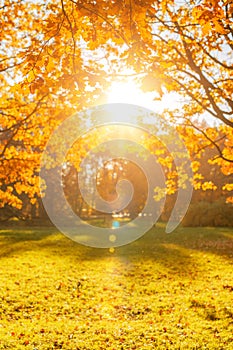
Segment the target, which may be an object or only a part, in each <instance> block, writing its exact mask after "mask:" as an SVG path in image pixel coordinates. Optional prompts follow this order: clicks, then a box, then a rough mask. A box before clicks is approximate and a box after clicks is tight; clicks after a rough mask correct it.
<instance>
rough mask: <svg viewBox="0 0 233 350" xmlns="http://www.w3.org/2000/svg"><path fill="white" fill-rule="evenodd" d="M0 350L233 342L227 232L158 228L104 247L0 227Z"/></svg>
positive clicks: (228, 345)
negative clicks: (127, 241)
mask: <svg viewBox="0 0 233 350" xmlns="http://www.w3.org/2000/svg"><path fill="white" fill-rule="evenodd" d="M0 244H1V245H0V255H1V260H0V263H1V265H0V288H1V292H0V349H25V347H26V348H27V349H34V350H39V349H69V350H73V349H80V350H81V349H82V350H83V349H86V350H91V349H104V350H105V349H112V350H113V349H128V350H130V349H140V350H141V349H156V348H157V349H233V229H225V228H219V229H216V228H206V229H203V228H192V229H187V228H186V229H184V228H180V229H178V230H177V231H176V232H175V233H172V234H169V235H168V234H166V233H164V228H163V227H162V226H159V227H157V228H154V229H153V230H151V231H150V232H149V233H147V234H146V235H145V236H144V237H143V238H141V239H140V240H138V241H136V242H134V243H132V244H130V245H128V246H124V247H121V248H117V249H116V250H115V252H114V253H110V252H109V251H108V250H107V249H94V248H88V247H85V246H81V245H79V244H77V243H75V242H73V241H71V240H69V239H68V238H66V237H64V236H63V235H62V234H60V233H58V232H57V231H56V230H55V229H52V228H23V227H22V228H20V227H18V228H16V227H15V228H12V227H6V228H5V229H3V228H2V229H1V230H0Z"/></svg>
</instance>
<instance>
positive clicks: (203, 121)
mask: <svg viewBox="0 0 233 350" xmlns="http://www.w3.org/2000/svg"><path fill="white" fill-rule="evenodd" d="M0 12H1V47H0V72H1V92H0V140H1V145H0V154H1V158H0V206H1V207H3V206H4V205H9V206H12V207H15V208H21V206H22V199H20V195H21V194H22V193H24V194H25V195H27V196H28V197H29V199H30V200H31V203H35V202H36V201H37V198H38V197H39V196H40V191H39V183H38V173H39V168H40V159H41V154H42V152H43V150H44V148H45V145H46V142H47V141H48V139H49V136H50V135H51V133H52V132H53V130H54V129H55V127H56V126H57V125H59V124H60V123H61V122H62V121H63V120H65V119H66V118H67V117H68V116H70V115H71V114H73V113H75V112H77V111H81V110H83V109H85V108H87V107H89V106H90V105H91V106H92V105H97V104H99V103H101V102H105V96H104V92H105V91H106V89H107V87H108V86H109V85H111V83H112V81H114V80H116V79H127V74H128V73H126V74H124V72H128V71H129V72H130V73H129V75H130V76H134V78H135V81H136V82H137V83H139V84H140V85H141V87H142V90H143V91H153V92H154V93H155V98H158V99H159V98H161V97H162V96H163V95H164V94H167V93H169V92H176V93H177V94H178V95H179V96H180V99H181V101H182V103H181V106H180V108H177V109H176V110H168V109H167V110H166V109H165V110H164V112H163V117H164V118H165V119H168V120H169V122H172V123H174V125H175V127H176V128H177V130H179V132H180V134H181V135H182V137H183V139H184V140H185V142H186V144H187V147H188V149H189V152H190V156H191V159H192V160H193V169H194V171H195V172H198V170H199V166H200V163H199V161H198V159H199V157H200V154H201V153H202V152H204V150H205V149H206V148H207V147H211V148H213V149H215V150H216V152H214V156H213V157H211V158H210V159H209V160H208V161H209V162H212V163H213V164H217V165H218V166H220V167H221V170H222V172H223V173H224V174H226V175H228V176H229V175H231V174H233V152H232V148H233V117H232V113H233V65H232V63H233V2H232V0H225V1H222V0H221V1H220V0H209V1H205V0H202V1H196V0H193V1H190V2H188V3H187V2H184V1H174V0H159V1H149V0H144V1H141V0H127V1H119V0H113V1H111V2H110V1H105V0H99V1H95V0H90V1H83V0H77V1H74V0H61V1H56V0H55V1H45V2H40V1H30V0H29V1H23V0H20V1H14V0H5V1H3V3H2V6H1V8H0ZM122 72H123V73H122ZM210 117H211V118H212V121H211V124H210V123H209V120H210ZM92 141H93V142H94V138H92V139H91V140H90V141H89V144H91V142H92ZM197 180H198V176H196V182H198V181H197ZM199 180H200V178H199ZM198 183H200V181H199V182H198ZM196 186H197V187H198V186H199V185H198V184H197V183H196ZM211 186H212V185H210V188H213V186H212V187H211ZM224 186H225V187H224V189H225V190H227V191H229V201H232V198H233V197H231V196H230V194H231V193H232V190H233V184H232V183H226V184H225V185H224ZM230 197H231V198H230Z"/></svg>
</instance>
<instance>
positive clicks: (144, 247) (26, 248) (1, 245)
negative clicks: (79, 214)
mask: <svg viewBox="0 0 233 350" xmlns="http://www.w3.org/2000/svg"><path fill="white" fill-rule="evenodd" d="M32 251H34V252H35V254H36V253H37V252H38V251H39V252H44V253H46V254H47V255H48V254H49V255H50V256H59V257H60V258H61V259H62V258H64V259H67V258H68V259H71V260H72V263H75V264H76V263H77V264H80V262H82V261H83V262H84V261H89V260H96V261H100V260H104V259H113V260H114V259H116V260H118V261H119V260H120V261H123V262H127V263H128V264H131V265H132V266H137V262H138V261H141V262H142V263H143V262H145V263H146V262H147V261H150V262H152V263H153V262H154V263H157V264H159V265H161V266H162V267H165V268H167V269H168V270H171V271H172V272H174V273H177V274H180V275H186V274H189V273H190V269H191V270H192V269H193V266H194V264H195V259H193V257H192V252H193V251H203V252H205V251H208V252H211V253H213V254H217V255H223V256H224V257H225V258H229V259H232V256H233V255H232V254H233V231H232V230H231V229H227V228H218V229H212V228H178V229H177V230H176V231H175V232H173V233H171V234H166V233H165V230H164V226H163V225H160V224H158V225H157V227H156V228H153V229H151V230H150V231H149V232H148V233H146V234H145V235H144V236H143V237H141V238H140V239H138V240H137V241H135V242H133V243H131V244H128V245H126V246H122V247H118V248H116V249H115V252H114V253H113V254H112V253H110V252H109V250H108V249H98V248H91V247H88V246H84V245H80V244H78V243H76V242H74V241H72V240H70V239H68V238H67V237H65V236H64V235H62V234H61V233H58V231H57V230H56V229H55V228H53V227H47V228H45V227H41V228H39V227H37V228H35V227H33V228H26V227H23V228H22V227H20V228H17V227H11V228H10V227H6V228H5V229H2V230H0V258H1V257H2V258H3V257H11V256H13V255H19V254H23V253H25V252H32Z"/></svg>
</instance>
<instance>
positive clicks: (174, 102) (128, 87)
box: [107, 81, 179, 113]
mask: <svg viewBox="0 0 233 350" xmlns="http://www.w3.org/2000/svg"><path fill="white" fill-rule="evenodd" d="M156 97H157V96H156V92H147V93H145V92H143V91H142V90H141V89H140V87H139V86H138V85H137V84H136V83H135V82H134V81H127V82H118V81H115V82H113V83H112V85H111V87H110V89H109V91H108V93H107V102H108V103H129V104H134V105H137V106H142V107H145V108H148V109H150V110H152V111H155V112H158V113H159V112H162V110H164V109H165V108H169V109H175V108H176V107H177V106H178V104H179V101H178V96H177V94H176V93H169V94H164V96H163V97H162V99H161V100H155V98H156Z"/></svg>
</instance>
